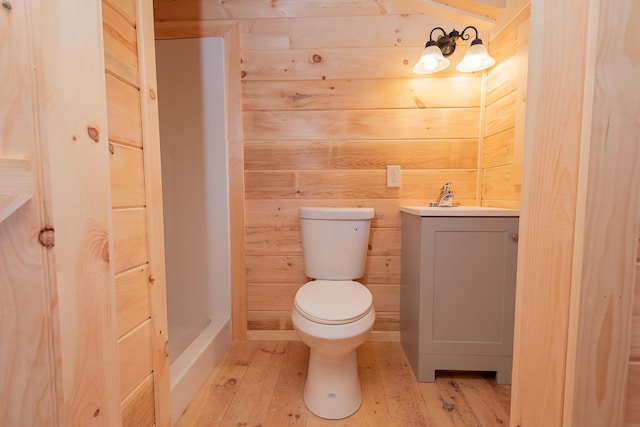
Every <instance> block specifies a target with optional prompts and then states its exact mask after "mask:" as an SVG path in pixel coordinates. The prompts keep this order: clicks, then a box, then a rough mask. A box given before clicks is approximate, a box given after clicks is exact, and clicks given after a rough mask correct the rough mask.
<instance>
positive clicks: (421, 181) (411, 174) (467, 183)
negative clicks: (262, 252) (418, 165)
mask: <svg viewBox="0 0 640 427" xmlns="http://www.w3.org/2000/svg"><path fill="white" fill-rule="evenodd" d="M245 180H246V181H245V186H246V187H245V188H246V190H245V197H246V198H247V199H287V198H292V199H296V198H301V199H314V198H315V199H330V198H337V199H349V198H353V199H418V198H425V199H426V198H428V197H430V195H431V194H434V193H436V194H434V196H433V197H437V192H438V190H435V191H434V190H433V189H434V188H438V189H439V188H440V187H441V186H442V184H443V183H445V182H448V181H452V182H454V183H455V187H454V188H455V191H456V194H457V195H458V196H459V197H460V199H471V198H473V197H474V195H475V190H476V171H475V170H455V169H454V170H406V171H401V181H402V183H403V186H402V187H400V188H395V187H387V186H386V171H384V170H362V171H355V170H348V171H329V170H323V171H248V172H246V177H245ZM427 204H428V203H427Z"/></svg>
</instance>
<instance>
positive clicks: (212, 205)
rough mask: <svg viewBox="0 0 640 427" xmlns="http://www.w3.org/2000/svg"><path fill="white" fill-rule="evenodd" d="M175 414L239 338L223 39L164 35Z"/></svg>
mask: <svg viewBox="0 0 640 427" xmlns="http://www.w3.org/2000/svg"><path fill="white" fill-rule="evenodd" d="M156 66H157V73H158V100H159V115H160V147H161V153H162V187H163V212H164V233H165V261H166V274H167V315H168V325H169V331H168V334H169V335H168V336H169V361H170V369H169V371H170V382H171V420H172V424H173V423H175V421H176V420H177V418H178V417H179V416H180V414H181V413H182V412H183V411H184V408H186V406H187V404H188V403H189V401H190V400H191V399H192V397H193V395H194V393H195V392H196V390H197V389H198V388H199V387H200V385H201V383H202V382H203V381H204V380H205V379H206V377H207V375H208V373H209V372H210V371H211V369H212V368H213V367H214V366H215V364H216V363H217V362H218V360H219V359H220V357H221V356H222V354H223V353H224V351H225V350H226V349H227V348H228V346H229V344H230V342H231V320H230V319H231V290H230V255H229V209H228V200H229V197H228V174H227V170H228V169H227V165H228V161H227V158H228V156H227V141H226V137H225V135H226V132H225V123H226V119H225V108H224V96H225V91H224V73H223V44H222V39H221V38H217V37H207V38H188V39H173V40H157V41H156Z"/></svg>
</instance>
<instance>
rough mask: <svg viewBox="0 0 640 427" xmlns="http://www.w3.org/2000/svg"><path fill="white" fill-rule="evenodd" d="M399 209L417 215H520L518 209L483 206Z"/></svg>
mask: <svg viewBox="0 0 640 427" xmlns="http://www.w3.org/2000/svg"><path fill="white" fill-rule="evenodd" d="M400 211H401V212H405V213H408V214H411V215H417V216H520V211H519V210H518V209H503V208H489V207H485V206H452V207H441V208H439V207H430V206H400Z"/></svg>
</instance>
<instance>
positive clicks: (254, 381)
mask: <svg viewBox="0 0 640 427" xmlns="http://www.w3.org/2000/svg"><path fill="white" fill-rule="evenodd" d="M287 344H288V342H287V341H262V342H260V346H259V348H258V351H256V352H255V353H254V355H253V359H252V360H251V361H250V362H249V366H248V369H247V372H246V375H245V376H244V377H243V378H242V381H241V384H240V387H239V388H238V391H237V392H236V394H235V396H234V398H233V402H232V405H231V406H230V407H229V410H228V411H227V414H226V415H225V418H224V422H223V424H222V425H225V426H226V425H229V426H245V425H246V426H249V425H256V424H262V423H264V422H265V420H266V418H267V416H268V414H269V408H270V405H271V402H272V401H273V396H274V390H275V387H276V382H277V381H278V376H279V374H280V370H281V368H282V363H283V361H284V359H285V354H286V349H287Z"/></svg>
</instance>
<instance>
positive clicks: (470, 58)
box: [456, 41, 496, 73]
mask: <svg viewBox="0 0 640 427" xmlns="http://www.w3.org/2000/svg"><path fill="white" fill-rule="evenodd" d="M495 63H496V60H495V59H493V58H492V57H490V56H489V52H487V48H486V47H484V45H483V44H482V42H481V41H479V42H474V43H472V44H471V46H469V49H468V50H467V53H465V55H464V58H462V61H460V62H459V63H458V65H457V66H456V70H458V71H462V72H467V73H469V72H473V71H481V70H484V69H487V68H489V67H491V66H492V65H493V64H495Z"/></svg>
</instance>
